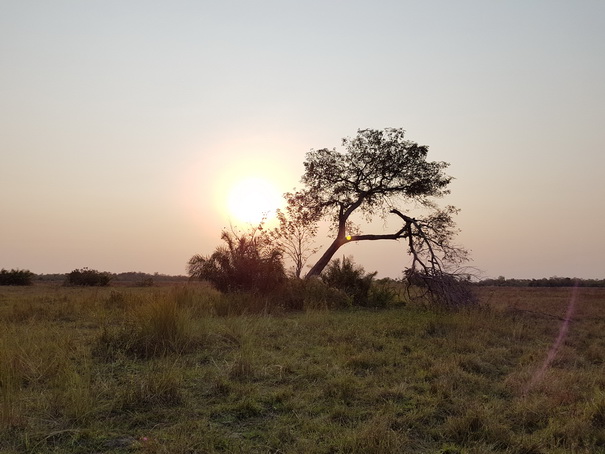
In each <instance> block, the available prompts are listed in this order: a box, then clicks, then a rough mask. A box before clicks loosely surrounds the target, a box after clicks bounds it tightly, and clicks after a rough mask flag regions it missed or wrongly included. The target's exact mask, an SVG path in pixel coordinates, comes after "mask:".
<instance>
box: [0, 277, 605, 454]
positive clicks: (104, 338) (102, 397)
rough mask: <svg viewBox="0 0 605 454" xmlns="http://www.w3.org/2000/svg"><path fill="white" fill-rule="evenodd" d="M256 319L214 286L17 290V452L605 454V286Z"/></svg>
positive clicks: (11, 301) (1, 372)
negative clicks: (468, 303)
mask: <svg viewBox="0 0 605 454" xmlns="http://www.w3.org/2000/svg"><path fill="white" fill-rule="evenodd" d="M478 291H480V292H481V295H480V297H481V300H482V301H483V302H484V306H485V307H484V308H482V309H473V310H469V311H465V312H458V313H453V314H452V313H447V312H438V311H431V310H428V309H427V308H424V307H421V306H416V305H413V304H406V305H404V306H398V307H391V308H387V309H381V310H369V309H348V310H339V311H326V310H317V309H315V310H305V311H301V312H296V313H285V312H280V311H273V313H271V314H267V313H263V311H261V310H260V309H261V308H262V300H258V299H256V300H254V301H251V303H250V307H252V308H256V312H261V313H248V314H246V313H242V312H243V311H242V307H245V306H246V304H247V303H248V301H247V300H246V297H245V296H239V297H225V296H223V295H220V294H218V293H216V292H214V291H212V290H211V289H209V288H206V287H203V286H180V287H177V286H172V287H161V288H146V289H143V288H97V289H82V288H63V287H53V286H33V287H26V288H6V287H5V288H0V452H2V453H59V452H61V453H138V452H140V453H214V452H221V453H227V452H229V453H240V452H241V453H248V452H250V453H442V454H445V453H449V454H453V453H490V452H494V453H519V454H521V453H527V454H529V453H599V452H605V364H604V359H605V330H604V329H603V328H604V321H605V312H604V309H605V290H604V289H587V288H583V289H579V290H578V292H579V293H578V295H577V296H578V299H577V307H576V311H575V313H574V314H573V319H572V322H571V324H570V326H569V332H568V335H567V337H566V339H565V341H564V342H563V343H562V345H561V347H560V349H559V350H558V351H557V353H556V355H555V356H554V359H553V361H552V362H551V363H550V364H549V366H548V368H547V369H546V370H545V372H544V375H543V376H541V377H540V376H538V379H536V377H537V374H539V372H540V370H541V368H542V366H543V364H544V361H545V359H546V358H547V354H548V351H549V349H550V348H551V346H552V345H553V342H554V341H555V339H556V338H557V336H558V333H559V328H560V326H561V324H562V319H563V318H565V314H566V311H567V307H568V303H569V301H570V298H571V292H572V290H571V289H569V288H567V289H565V288H563V289H532V288H498V289H495V288H481V289H478Z"/></svg>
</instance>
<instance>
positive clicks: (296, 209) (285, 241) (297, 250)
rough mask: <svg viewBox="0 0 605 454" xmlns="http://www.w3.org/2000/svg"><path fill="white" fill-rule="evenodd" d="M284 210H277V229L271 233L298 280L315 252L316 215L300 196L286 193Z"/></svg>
mask: <svg viewBox="0 0 605 454" xmlns="http://www.w3.org/2000/svg"><path fill="white" fill-rule="evenodd" d="M285 198H286V201H287V205H286V207H285V209H283V210H281V209H278V210H277V219H278V221H279V227H277V228H276V229H274V230H273V231H272V237H273V238H274V239H275V241H276V243H277V245H278V247H279V248H280V249H281V250H282V252H283V254H284V255H285V256H286V257H287V258H289V259H290V260H291V261H292V263H293V274H294V276H295V277H297V278H300V276H301V273H302V270H303V268H304V266H305V265H306V263H307V260H309V257H311V256H312V255H313V254H315V253H316V252H317V248H316V247H315V245H314V241H315V240H314V238H315V236H316V235H317V221H318V218H317V215H316V213H315V212H314V211H311V210H309V209H308V208H307V203H306V202H305V201H304V200H301V199H300V194H292V193H286V194H285Z"/></svg>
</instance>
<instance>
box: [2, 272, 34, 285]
mask: <svg viewBox="0 0 605 454" xmlns="http://www.w3.org/2000/svg"><path fill="white" fill-rule="evenodd" d="M34 276H35V274H34V273H32V272H31V271H29V270H15V269H12V270H10V271H8V270H5V269H4V268H2V269H1V270H0V285H32V284H33V278H34Z"/></svg>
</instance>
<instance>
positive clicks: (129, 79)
mask: <svg viewBox="0 0 605 454" xmlns="http://www.w3.org/2000/svg"><path fill="white" fill-rule="evenodd" d="M0 56H1V58H0V87H1V88H0V122H1V124H2V133H1V134H0V213H1V222H0V268H7V269H10V268H24V269H29V270H31V271H32V272H34V273H65V272H69V271H71V270H73V269H75V268H81V267H89V268H92V269H98V270H103V271H111V272H125V271H143V272H149V273H153V272H159V273H165V274H185V272H186V264H187V261H188V260H189V258H190V257H191V256H192V255H193V254H198V253H199V254H203V255H206V254H210V253H211V252H212V251H213V250H214V248H215V247H216V246H218V245H219V244H220V233H221V229H222V228H225V227H228V226H229V224H230V223H233V222H234V220H237V221H242V220H244V221H249V220H250V218H254V217H255V216H257V215H258V211H259V210H261V211H263V210H265V209H267V208H266V205H267V200H268V201H269V202H270V203H271V202H272V201H273V199H274V197H275V194H276V193H277V194H280V193H283V192H286V191H291V190H293V189H294V188H295V187H298V188H300V187H301V185H300V182H299V180H300V177H301V175H302V173H303V161H304V159H305V154H306V153H307V152H308V151H309V150H311V149H321V148H337V149H340V144H341V139H342V138H343V137H347V136H354V135H355V134H356V132H357V130H358V129H360V128H361V129H365V128H376V129H382V128H386V127H402V128H404V129H405V130H406V131H407V139H409V140H412V141H415V142H418V143H419V144H421V145H427V146H428V147H429V156H428V158H429V160H439V161H446V162H448V163H450V166H449V167H448V169H447V173H448V174H450V175H452V176H454V177H455V180H454V181H453V183H452V184H451V186H450V189H451V194H450V195H449V196H447V197H445V198H444V199H442V200H439V201H438V202H439V203H440V204H442V205H449V204H451V205H455V206H457V207H459V208H460V209H461V212H460V214H459V215H458V217H457V223H458V227H459V228H460V229H461V233H460V235H459V237H458V243H460V244H462V245H464V246H465V247H467V248H468V249H470V250H471V251H472V258H473V262H472V263H471V265H473V266H475V267H477V268H478V269H480V270H481V271H482V273H483V277H497V276H499V275H504V276H506V277H509V278H513V277H518V278H540V277H550V276H555V275H557V276H569V277H583V278H600V279H602V278H605V261H604V260H603V257H604V256H605V241H604V240H603V232H604V231H605V211H604V210H603V207H602V205H603V199H604V198H605V184H604V183H603V169H605V153H604V150H603V144H604V142H605V135H604V133H603V126H602V124H601V123H602V120H603V119H604V118H605V84H604V83H603V81H604V80H605V2H602V1H597V0H579V1H574V2H572V1H550V0H548V1H547V0H536V1H520V0H514V1H507V2H494V1H478V0H475V1H460V2H450V1H445V0H443V1H431V0H429V1H424V2H412V1H372V2H370V1H352V2H344V1H321V2H320V1H307V2H295V1H262V2H249V1H229V2H207V1H199V2H191V1H184V0H175V1H172V2H157V1H151V2H149V1H139V0H135V1H129V0H127V1H123V0H122V1H117V0H114V1H111V0H110V1H97V0H91V1H86V2H75V1H67V0H57V1H52V2H40V1H31V0H22V1H2V0H0ZM251 182H255V183H251ZM254 193H256V194H257V195H253V194H254ZM240 202H241V203H240ZM270 203H269V204H270ZM257 204H258V205H257ZM401 208H402V209H403V210H405V209H406V207H401ZM408 208H410V209H412V208H413V207H408ZM248 209H249V210H251V211H250V212H246V210H248ZM237 221H236V222H237ZM254 222H256V221H255V220H254ZM389 222H391V224H390V225H389ZM395 223H396V219H392V220H389V219H387V220H386V225H385V222H383V221H382V220H380V219H378V220H376V221H375V222H374V223H373V224H372V225H371V226H367V227H366V228H364V231H365V232H367V233H380V232H383V231H388V229H389V228H391V229H393V227H394V226H395ZM322 232H323V233H324V235H323V236H322V237H319V238H318V241H317V243H318V244H320V245H324V246H326V245H327V244H328V238H327V236H326V235H325V232H324V231H323V230H322ZM368 243H370V244H368ZM405 252H406V248H405V244H403V243H402V242H400V243H395V242H384V241H383V242H367V243H361V244H347V245H346V246H344V247H343V248H342V249H341V250H339V251H338V253H337V256H338V257H341V256H342V255H343V254H346V255H353V256H354V258H355V260H356V262H358V263H359V264H361V265H363V266H364V268H365V269H366V270H367V271H374V270H377V271H378V272H379V276H380V277H382V276H391V277H401V272H402V270H403V268H404V267H405V266H406V265H407V264H408V263H409V258H408V257H407V255H406V253H405ZM316 258H317V257H316Z"/></svg>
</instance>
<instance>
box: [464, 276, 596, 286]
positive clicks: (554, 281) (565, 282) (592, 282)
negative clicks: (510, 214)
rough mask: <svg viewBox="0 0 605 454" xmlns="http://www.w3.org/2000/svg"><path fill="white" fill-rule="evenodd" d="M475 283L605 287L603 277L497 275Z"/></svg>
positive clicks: (480, 284) (486, 284)
mask: <svg viewBox="0 0 605 454" xmlns="http://www.w3.org/2000/svg"><path fill="white" fill-rule="evenodd" d="M475 285H479V286H484V287H489V286H495V287H574V286H576V285H577V286H578V287H605V279H580V278H575V277H573V278H571V277H558V276H553V277H549V278H541V279H506V278H505V277H504V276H499V277H498V278H496V279H484V280H482V281H479V282H477V283H476V284H475Z"/></svg>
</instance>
